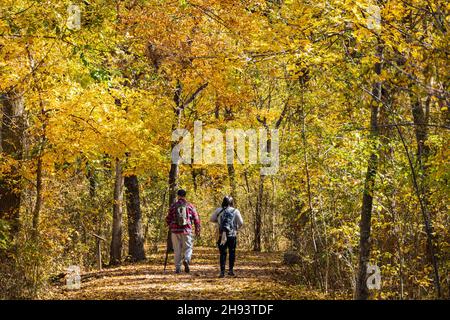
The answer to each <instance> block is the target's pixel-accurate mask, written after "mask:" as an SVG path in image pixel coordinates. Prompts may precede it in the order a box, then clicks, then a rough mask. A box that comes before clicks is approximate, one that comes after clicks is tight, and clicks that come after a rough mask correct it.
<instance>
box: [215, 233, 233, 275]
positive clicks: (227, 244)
mask: <svg viewBox="0 0 450 320" xmlns="http://www.w3.org/2000/svg"><path fill="white" fill-rule="evenodd" d="M217 244H218V246H219V251H220V272H225V264H226V262H227V249H228V251H229V253H230V257H229V259H230V260H229V265H230V269H229V270H230V271H233V268H234V260H235V259H236V237H227V242H225V244H224V245H221V244H220V242H218V243H217Z"/></svg>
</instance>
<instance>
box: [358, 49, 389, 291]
mask: <svg viewBox="0 0 450 320" xmlns="http://www.w3.org/2000/svg"><path fill="white" fill-rule="evenodd" d="M376 50H377V53H376V55H377V57H378V58H379V61H381V60H382V55H383V48H382V46H381V45H380V44H379V45H378V47H377V49H376ZM381 69H382V64H381V62H377V63H376V64H375V73H376V74H377V75H380V74H381ZM372 96H373V101H372V105H371V116H370V139H371V145H372V152H371V154H370V156H369V161H368V164H367V172H366V179H365V182H364V191H363V199H362V208H361V221H360V224H359V234H360V239H359V269H358V276H357V281H356V292H355V298H356V299H357V300H366V299H367V298H368V297H369V291H368V288H367V283H366V282H367V263H368V262H369V258H370V229H371V218H372V204H373V193H374V190H375V178H376V175H377V169H378V156H379V155H378V153H379V152H378V146H377V145H378V143H377V137H378V134H379V129H378V105H379V104H380V102H382V101H383V97H382V85H381V82H376V83H375V84H374V86H373V90H372Z"/></svg>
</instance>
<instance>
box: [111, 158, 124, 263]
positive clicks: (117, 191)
mask: <svg viewBox="0 0 450 320" xmlns="http://www.w3.org/2000/svg"><path fill="white" fill-rule="evenodd" d="M122 203H123V175H122V164H121V162H120V160H119V159H116V176H115V179H114V204H113V225H112V236H111V247H110V258H109V264H110V265H118V264H120V263H121V262H122V214H123V209H122V208H123V207H122Z"/></svg>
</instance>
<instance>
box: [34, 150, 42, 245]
mask: <svg viewBox="0 0 450 320" xmlns="http://www.w3.org/2000/svg"><path fill="white" fill-rule="evenodd" d="M41 206H42V156H41V155H39V157H38V159H37V169H36V203H35V205H34V210H33V230H32V234H31V239H32V240H33V241H36V240H37V239H38V236H39V216H40V212H41Z"/></svg>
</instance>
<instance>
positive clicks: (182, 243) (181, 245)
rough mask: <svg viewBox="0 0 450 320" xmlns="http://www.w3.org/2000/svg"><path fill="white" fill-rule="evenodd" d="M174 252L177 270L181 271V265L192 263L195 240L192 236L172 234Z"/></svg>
mask: <svg viewBox="0 0 450 320" xmlns="http://www.w3.org/2000/svg"><path fill="white" fill-rule="evenodd" d="M172 244H173V252H174V254H175V268H176V270H181V263H182V262H183V260H185V261H186V262H187V263H188V264H189V263H190V262H191V257H192V247H193V239H192V234H182V233H172Z"/></svg>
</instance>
